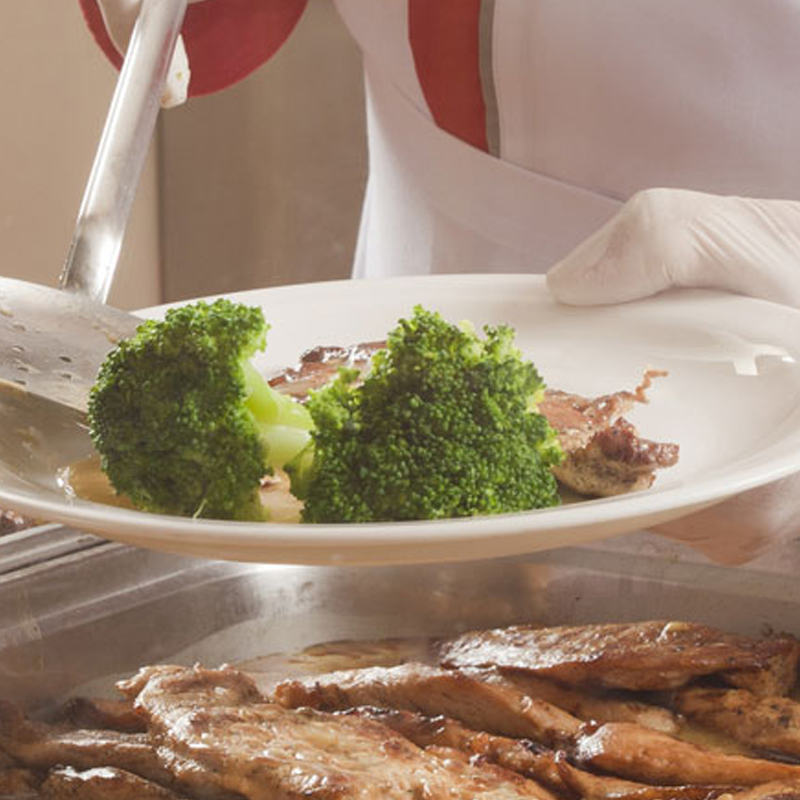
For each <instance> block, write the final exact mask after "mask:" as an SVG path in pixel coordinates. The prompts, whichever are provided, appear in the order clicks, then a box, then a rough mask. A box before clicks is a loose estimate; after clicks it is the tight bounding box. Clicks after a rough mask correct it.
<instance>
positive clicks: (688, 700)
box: [675, 687, 800, 759]
mask: <svg viewBox="0 0 800 800" xmlns="http://www.w3.org/2000/svg"><path fill="white" fill-rule="evenodd" d="M675 707H676V708H677V709H678V710H679V711H680V712H681V713H682V714H684V715H685V716H686V717H687V719H690V720H692V721H693V722H696V723H698V724H699V725H702V726H703V727H704V728H709V729H711V730H714V731H720V732H721V733H725V734H727V735H728V736H730V737H731V738H732V739H735V740H736V741H739V742H743V743H744V744H747V745H749V746H750V747H752V748H754V749H756V750H762V751H769V752H773V753H781V754H783V755H789V756H793V757H794V758H798V759H800V703H797V702H795V701H794V700H790V699H789V698H788V697H763V698H762V697H756V696H755V695H754V694H753V693H752V692H748V691H747V690H746V689H705V688H700V687H696V688H695V687H688V688H686V689H682V690H681V691H679V692H676V694H675Z"/></svg>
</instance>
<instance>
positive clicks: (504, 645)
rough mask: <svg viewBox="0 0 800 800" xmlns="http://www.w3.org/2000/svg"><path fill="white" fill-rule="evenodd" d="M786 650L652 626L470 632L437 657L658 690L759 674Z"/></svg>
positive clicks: (714, 633) (685, 625) (767, 642)
mask: <svg viewBox="0 0 800 800" xmlns="http://www.w3.org/2000/svg"><path fill="white" fill-rule="evenodd" d="M793 647H794V645H793V643H792V642H791V641H789V640H785V639H764V640H753V639H748V638H746V637H743V636H735V635H732V634H726V633H722V632H720V631H718V630H715V629H714V628H710V627H708V626H706V625H699V624H696V623H692V622H664V621H657V622H639V623H622V624H612V625H584V626H579V627H555V628H535V627H532V626H526V625H520V626H513V627H509V628H500V629H495V630H488V631H475V632H472V633H466V634H463V635H462V636H458V637H456V638H454V639H450V640H447V641H444V642H442V643H441V645H440V646H439V653H440V660H441V663H442V664H444V665H445V666H447V667H451V668H487V667H496V668H498V669H499V670H500V671H502V672H521V673H530V674H535V675H538V676H541V677H547V678H550V679H553V680H558V681H561V682H563V683H567V684H585V685H593V686H603V687H607V688H614V689H632V690H660V689H671V688H676V687H679V686H683V685H684V684H686V683H688V682H689V681H690V680H691V679H692V678H695V677H697V676H701V675H711V674H714V673H719V672H730V671H731V670H752V669H756V668H763V667H765V666H767V665H768V664H769V663H770V659H772V658H774V657H775V656H777V655H779V654H781V653H784V652H786V651H787V650H789V649H792V648H793Z"/></svg>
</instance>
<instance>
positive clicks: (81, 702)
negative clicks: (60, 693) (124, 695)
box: [57, 697, 146, 733]
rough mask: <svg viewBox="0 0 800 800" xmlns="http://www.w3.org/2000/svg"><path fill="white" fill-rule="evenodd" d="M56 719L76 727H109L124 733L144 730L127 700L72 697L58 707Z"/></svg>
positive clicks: (142, 722) (141, 722)
mask: <svg viewBox="0 0 800 800" xmlns="http://www.w3.org/2000/svg"><path fill="white" fill-rule="evenodd" d="M57 720H58V721H62V722H67V723H69V724H70V725H73V726H74V727H76V728H109V729H111V730H113V731H122V732H125V733H140V732H144V731H145V730H146V727H145V724H144V720H143V719H142V718H141V717H140V716H139V715H138V714H137V713H136V712H135V711H134V710H133V704H132V703H130V702H129V701H127V700H106V699H102V698H88V697H74V698H72V699H71V700H69V701H68V702H67V703H65V704H64V706H63V708H61V709H60V711H59V712H58V715H57Z"/></svg>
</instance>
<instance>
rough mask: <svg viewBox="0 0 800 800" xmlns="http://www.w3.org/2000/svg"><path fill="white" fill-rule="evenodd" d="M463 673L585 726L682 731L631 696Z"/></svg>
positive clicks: (516, 675) (526, 677)
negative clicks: (627, 725)
mask: <svg viewBox="0 0 800 800" xmlns="http://www.w3.org/2000/svg"><path fill="white" fill-rule="evenodd" d="M462 671H463V672H465V673H466V674H467V675H469V676H470V677H473V678H475V679H476V680H480V681H483V682H485V683H491V684H494V685H496V686H508V687H511V688H513V689H516V690H517V691H520V692H522V693H523V694H527V695H528V696H530V697H536V698H538V699H539V700H546V701H547V702H548V703H553V705H556V706H558V707H559V708H563V709H564V710H565V711H568V712H569V713H570V714H574V715H575V716H576V717H578V718H579V719H582V720H584V721H585V722H635V723H637V724H639V725H644V727H645V728H653V730H657V731H661V732H662V733H677V732H678V729H679V728H680V723H679V721H678V719H677V718H676V716H675V714H673V713H672V712H671V711H670V710H669V709H666V708H662V707H661V706H655V705H652V704H651V703H643V702H641V701H640V700H637V699H634V698H633V697H630V696H628V695H621V694H619V693H617V694H609V693H598V692H592V691H590V690H587V689H583V688H581V687H577V686H563V685H562V684H559V683H556V682H555V681H551V680H547V679H546V678H540V677H538V676H537V675H531V674H528V673H523V672H505V673H504V672H500V671H499V670H496V669H483V670H462Z"/></svg>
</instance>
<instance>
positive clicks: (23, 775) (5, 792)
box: [0, 767, 39, 800]
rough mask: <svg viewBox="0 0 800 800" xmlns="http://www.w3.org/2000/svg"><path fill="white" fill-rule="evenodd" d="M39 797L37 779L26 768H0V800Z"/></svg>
mask: <svg viewBox="0 0 800 800" xmlns="http://www.w3.org/2000/svg"><path fill="white" fill-rule="evenodd" d="M38 797H39V779H38V777H37V776H36V775H35V774H34V773H33V772H31V771H30V770H28V769H22V768H20V767H9V768H6V769H0V800H28V799H29V798H30V800H35V798H38Z"/></svg>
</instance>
